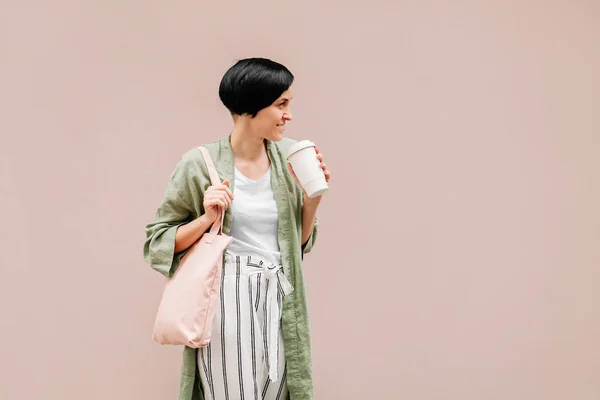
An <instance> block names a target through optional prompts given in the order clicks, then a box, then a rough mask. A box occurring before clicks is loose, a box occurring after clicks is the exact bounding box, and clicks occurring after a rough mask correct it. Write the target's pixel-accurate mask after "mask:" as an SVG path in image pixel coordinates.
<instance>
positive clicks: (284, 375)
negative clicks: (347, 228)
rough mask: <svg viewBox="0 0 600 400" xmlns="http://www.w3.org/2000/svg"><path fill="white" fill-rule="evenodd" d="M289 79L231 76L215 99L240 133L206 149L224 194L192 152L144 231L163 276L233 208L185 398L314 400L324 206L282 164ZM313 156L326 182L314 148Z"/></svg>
mask: <svg viewBox="0 0 600 400" xmlns="http://www.w3.org/2000/svg"><path fill="white" fill-rule="evenodd" d="M293 80H294V76H293V75H292V73H291V72H290V71H289V70H288V69H287V68H286V67H284V66H283V65H281V64H279V63H276V62H274V61H271V60H267V59H264V58H250V59H244V60H241V61H239V62H237V63H236V64H235V65H234V66H232V67H231V68H230V69H229V70H228V71H227V72H226V73H225V75H224V76H223V79H222V81H221V84H220V87H219V97H220V98H221V101H222V102H223V104H224V105H225V107H227V109H228V110H229V111H230V112H231V115H232V117H233V129H232V131H231V133H230V134H229V135H228V136H227V137H225V138H223V139H221V140H218V141H215V142H211V143H208V144H206V145H204V147H206V148H207V149H208V151H209V153H210V154H211V157H212V158H213V161H214V163H215V166H216V168H217V171H218V172H219V175H220V178H221V179H222V180H223V184H222V185H219V186H211V184H210V177H209V175H208V171H207V169H206V167H205V164H204V160H203V158H202V154H201V152H200V151H199V150H198V149H195V148H194V149H191V150H189V151H187V152H186V153H185V154H184V155H183V156H182V158H181V160H180V161H179V163H178V164H177V166H176V167H175V170H174V172H173V174H172V176H171V180H170V182H169V184H168V186H167V190H166V192H165V197H164V198H163V200H162V201H161V203H160V205H159V207H158V210H157V213H156V219H155V220H154V221H153V222H152V223H150V224H148V225H147V226H146V242H145V244H144V258H145V259H146V261H147V262H148V263H149V264H150V265H151V266H152V268H154V269H155V270H157V271H159V272H161V273H162V274H163V275H165V276H167V277H171V276H172V275H173V273H174V271H175V270H176V269H177V267H178V265H179V261H180V260H181V257H183V255H185V253H186V251H187V249H188V248H189V247H190V246H191V245H192V244H193V243H194V242H196V241H197V240H198V239H199V238H200V237H201V236H202V235H203V234H204V232H206V231H207V230H208V229H210V227H211V225H212V223H213V222H214V221H215V219H216V217H217V212H218V208H219V207H221V208H222V209H224V210H226V212H225V219H224V224H223V232H224V233H225V234H227V235H230V236H231V237H233V242H232V244H231V245H230V247H229V248H228V249H227V251H226V254H225V256H224V258H225V260H224V264H223V274H222V275H223V277H222V282H221V296H220V301H221V304H220V306H219V307H217V312H216V315H215V319H214V322H213V331H212V334H211V337H212V339H211V343H210V345H209V346H208V347H207V348H202V349H199V350H195V349H192V348H188V347H185V348H184V357H183V365H182V373H181V383H180V395H179V399H180V400H182V399H185V400H192V399H194V400H196V399H206V400H213V399H214V400H221V399H228V400H233V399H249V400H250V399H252V400H258V399H266V400H276V399H277V400H279V399H281V400H283V399H287V398H290V399H292V400H304V399H312V398H313V397H314V394H313V382H312V367H311V348H310V337H309V336H310V333H309V323H308V314H307V306H306V304H307V303H306V295H305V288H304V279H303V275H302V268H301V264H302V259H303V255H304V254H306V253H308V252H309V251H310V250H311V249H312V247H313V245H314V243H315V240H316V235H317V230H318V221H317V218H316V214H317V209H318V207H319V204H320V202H321V197H322V196H320V197H317V198H313V199H311V198H309V197H308V196H306V194H305V193H304V191H303V189H302V187H301V185H300V184H299V182H298V180H297V179H296V176H295V174H294V173H293V169H292V168H291V166H290V165H289V164H288V163H287V161H286V152H287V149H288V147H289V146H290V145H291V144H292V143H294V141H293V140H290V139H286V138H284V137H283V134H284V131H285V126H286V123H287V122H289V121H291V120H292V113H291V109H290V103H291V100H292V89H291V86H292V83H293ZM317 158H318V159H319V161H320V163H321V168H322V169H323V173H324V174H325V178H326V180H327V182H329V181H330V173H329V171H328V170H327V168H326V165H325V164H324V162H323V156H322V155H321V154H319V152H318V150H317Z"/></svg>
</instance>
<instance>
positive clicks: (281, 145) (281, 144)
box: [273, 138, 297, 157]
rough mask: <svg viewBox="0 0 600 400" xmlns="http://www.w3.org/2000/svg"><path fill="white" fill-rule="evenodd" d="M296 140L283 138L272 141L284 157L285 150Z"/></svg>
mask: <svg viewBox="0 0 600 400" xmlns="http://www.w3.org/2000/svg"><path fill="white" fill-rule="evenodd" d="M296 142H297V140H295V139H291V138H283V139H281V140H280V141H278V142H273V143H274V144H275V146H276V147H277V148H278V149H279V151H280V152H281V154H282V155H283V156H284V157H285V156H286V155H287V151H288V149H289V148H290V146H291V145H293V144H294V143H296Z"/></svg>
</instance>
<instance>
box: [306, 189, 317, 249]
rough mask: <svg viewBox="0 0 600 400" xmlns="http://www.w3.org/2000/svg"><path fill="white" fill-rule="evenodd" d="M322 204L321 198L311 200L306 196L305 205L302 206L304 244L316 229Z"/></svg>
mask: <svg viewBox="0 0 600 400" xmlns="http://www.w3.org/2000/svg"><path fill="white" fill-rule="evenodd" d="M320 203H321V196H319V197H317V198H314V199H311V198H309V197H308V196H306V194H305V195H304V204H303V205H302V244H304V243H306V242H307V241H308V239H309V238H310V235H311V234H312V232H313V229H314V227H315V220H316V218H317V209H318V208H319V204H320Z"/></svg>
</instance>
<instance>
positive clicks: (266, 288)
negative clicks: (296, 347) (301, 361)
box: [198, 254, 293, 400]
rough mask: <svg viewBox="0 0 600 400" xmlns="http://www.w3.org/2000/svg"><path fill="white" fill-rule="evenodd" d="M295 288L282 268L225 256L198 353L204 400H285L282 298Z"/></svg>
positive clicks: (286, 394)
mask: <svg viewBox="0 0 600 400" xmlns="http://www.w3.org/2000/svg"><path fill="white" fill-rule="evenodd" d="M292 291H293V287H292V286H291V285H290V283H289V281H288V280H287V278H286V277H285V275H284V274H283V271H282V269H281V266H278V265H272V264H268V263H266V262H263V261H261V260H257V259H253V258H251V257H242V256H237V255H229V254H227V255H226V257H225V262H224V265H223V273H222V274H221V295H220V305H219V307H217V310H216V312H215V317H214V321H213V327H212V333H211V342H210V344H209V345H208V346H207V347H204V348H200V349H199V350H198V369H199V371H200V380H201V383H202V390H203V392H204V396H205V399H206V400H285V399H287V398H288V390H287V385H286V373H287V371H286V363H285V353H284V347H283V337H282V334H281V325H280V321H281V310H282V304H283V297H284V296H285V295H287V294H289V293H291V292H292Z"/></svg>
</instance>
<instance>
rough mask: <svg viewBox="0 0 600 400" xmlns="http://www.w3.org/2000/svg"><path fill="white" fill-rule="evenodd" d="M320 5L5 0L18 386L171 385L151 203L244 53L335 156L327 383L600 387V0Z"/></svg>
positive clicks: (321, 382)
mask: <svg viewBox="0 0 600 400" xmlns="http://www.w3.org/2000/svg"><path fill="white" fill-rule="evenodd" d="M317 3H318V2H314V4H310V3H309V2H292V3H290V2H269V3H267V2H258V3H257V2H239V4H235V5H234V4H232V3H231V2H210V3H208V2H199V1H189V0H186V1H174V2H167V1H156V0H150V1H140V0H128V1H116V0H110V1H95V2H82V1H66V0H57V1H41V0H38V1H16V0H12V1H10V0H8V1H7V0H4V1H2V11H1V12H0V72H1V73H0V87H1V89H0V109H1V110H2V112H1V117H0V132H1V134H2V136H1V138H2V142H1V143H2V144H1V146H0V152H1V154H0V155H1V157H0V160H1V165H2V168H1V177H2V182H1V186H0V187H1V193H0V204H1V205H2V222H3V225H2V229H1V230H0V235H1V236H0V243H1V245H2V251H1V252H0V265H1V267H2V279H1V280H0V304H1V307H2V309H1V312H0V324H1V329H0V351H1V353H0V354H1V355H0V399H2V400H29V399H31V400H34V399H36V400H37V399H48V400H59V399H61V400H62V399H86V400H92V399H102V400H105V399H123V400H124V399H144V400H162V399H174V398H176V391H177V386H178V380H179V376H178V374H179V362H180V349H179V348H167V347H161V346H159V345H156V344H154V343H153V342H152V341H151V337H150V334H151V328H152V323H153V318H154V312H155V309H156V306H157V303H158V300H159V296H160V290H161V286H162V283H163V280H162V279H161V277H160V275H158V274H157V273H155V272H153V271H152V270H151V269H150V268H149V267H148V266H147V265H146V264H145V263H144V261H143V259H142V244H143V241H144V225H145V224H146V223H147V222H148V221H149V220H150V219H151V218H152V217H153V216H154V211H155V208H156V206H157V204H158V202H159V200H160V198H161V196H162V194H163V192H164V189H165V186H166V183H167V181H168V178H169V175H170V173H171V171H172V168H173V167H174V165H175V163H176V162H177V161H178V159H179V157H180V155H181V154H182V153H183V152H184V151H186V150H187V149H188V148H190V147H191V146H196V145H200V144H202V143H204V142H206V141H209V140H214V139H216V138H219V137H221V136H223V135H225V134H227V132H228V129H229V127H230V121H229V116H228V115H227V113H226V112H225V110H224V108H223V107H222V106H221V105H220V103H219V101H218V97H217V86H218V81H219V79H220V77H221V75H222V74H223V73H224V71H225V70H226V69H227V68H228V67H229V66H230V65H231V64H232V63H233V62H234V61H235V60H236V59H238V58H242V57H247V56H266V57H270V58H273V59H276V60H278V61H281V62H283V63H284V64H286V65H288V66H289V67H290V69H291V70H292V71H293V72H294V73H295V74H296V76H297V82H296V85H295V100H294V103H295V104H294V115H295V121H294V123H293V124H292V126H291V127H290V128H289V129H288V133H289V136H291V137H294V138H296V139H303V138H309V139H312V140H315V141H316V142H317V143H318V145H319V147H320V148H321V151H322V152H323V154H324V155H325V158H326V161H327V163H328V164H329V165H330V168H331V170H332V173H333V178H334V183H333V187H332V190H331V191H330V193H329V194H328V195H327V199H326V201H325V202H324V203H323V204H322V208H321V210H320V219H321V223H322V230H321V235H320V238H319V243H318V245H317V247H316V248H315V250H314V253H312V254H311V255H310V256H309V257H308V258H307V259H306V263H305V268H306V278H307V280H308V287H309V296H310V297H309V299H310V308H311V321H312V330H313V335H314V372H315V384H316V389H317V399H320V400H323V399H326V400H337V399H344V400H354V399H361V400H362V399H412V400H481V399H486V400H507V399H510V400H521V399H522V400H532V399H543V400H554V399H561V400H563V399H564V400H597V399H600V306H599V302H600V293H599V291H598V281H599V279H600V208H599V204H600V123H599V120H598V107H599V103H600V78H599V75H598V71H600V51H599V49H600V3H598V2H595V1H584V0H574V1H554V0H553V1H528V2H517V1H508V2H507V1H493V2H475V1H418V2H417V1H408V2H399V1H397V2H392V1H387V2H386V1H382V0H381V1H377V2H370V3H369V2H366V1H365V2H358V1H352V2H338V4H334V3H333V2H327V3H328V4H329V5H321V6H317V5H316V4H317ZM484 3H485V5H484ZM209 4H210V5H209ZM259 4H260V7H259ZM367 4H369V5H367Z"/></svg>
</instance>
